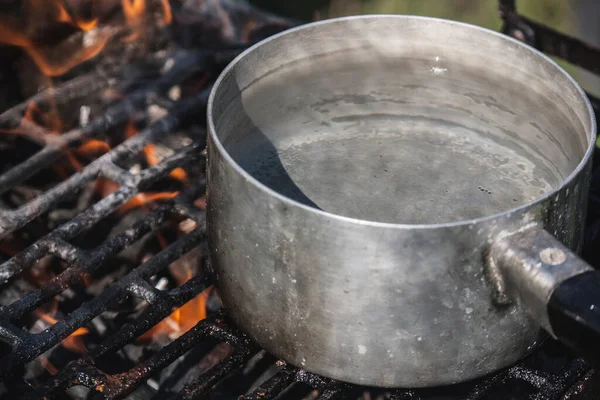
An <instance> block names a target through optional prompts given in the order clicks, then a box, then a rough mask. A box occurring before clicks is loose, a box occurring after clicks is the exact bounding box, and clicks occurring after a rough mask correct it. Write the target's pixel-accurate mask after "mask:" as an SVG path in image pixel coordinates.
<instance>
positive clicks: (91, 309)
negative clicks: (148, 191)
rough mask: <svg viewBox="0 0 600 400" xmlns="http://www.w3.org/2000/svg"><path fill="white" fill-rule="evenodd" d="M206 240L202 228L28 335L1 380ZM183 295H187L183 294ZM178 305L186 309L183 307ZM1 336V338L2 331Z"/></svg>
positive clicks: (0, 368)
mask: <svg viewBox="0 0 600 400" xmlns="http://www.w3.org/2000/svg"><path fill="white" fill-rule="evenodd" d="M203 236H204V229H203V227H200V228H196V229H195V230H194V231H192V232H190V233H188V234H187V235H185V236H183V237H182V238H180V239H178V240H177V241H175V242H174V243H173V244H171V245H170V246H168V247H167V248H166V249H164V250H163V251H161V252H160V253H158V254H157V255H156V256H154V257H153V258H151V259H150V260H148V261H147V262H145V263H143V264H142V265H140V266H139V267H138V268H136V269H134V270H133V271H132V272H130V273H129V274H128V275H127V276H126V277H125V278H123V279H121V280H119V281H118V282H116V283H115V284H113V285H112V286H110V287H108V288H107V289H106V290H104V291H103V292H102V293H101V294H100V295H99V296H97V297H95V298H93V299H91V300H90V301H88V302H87V303H84V304H83V305H82V306H81V307H79V308H78V309H76V310H75V311H73V312H72V313H71V314H70V315H69V316H68V318H67V319H63V320H61V321H58V322H57V323H55V324H54V325H52V326H51V327H50V328H48V329H47V330H45V331H43V332H41V333H39V334H37V335H33V334H28V333H26V334H25V335H24V336H22V337H21V341H20V343H18V344H17V346H15V347H14V349H13V352H12V353H11V354H10V355H8V356H7V357H5V358H4V359H3V362H2V363H1V364H0V377H4V376H6V374H7V373H8V372H9V371H10V370H11V369H13V368H15V367H16V366H17V365H22V364H24V363H25V362H28V361H31V360H32V359H34V358H35V357H37V356H38V355H39V354H41V353H42V352H44V351H46V350H48V349H50V348H51V347H53V346H55V345H56V344H58V343H59V342H60V341H62V340H63V339H65V338H66V337H67V336H69V335H70V334H71V333H73V332H75V331H76V330H77V329H78V328H79V327H81V326H83V325H85V324H86V323H88V322H89V321H91V320H92V319H93V318H94V317H96V316H98V315H99V314H100V313H102V312H104V311H106V309H107V307H108V306H109V305H111V304H114V302H115V301H118V300H119V299H122V298H123V297H124V296H125V295H127V294H128V293H129V292H130V291H129V290H128V289H129V288H131V287H132V286H135V284H136V282H137V281H138V280H139V279H147V278H149V277H150V276H152V275H154V274H156V273H157V272H158V271H160V270H161V269H162V268H164V267H166V266H167V265H169V264H170V263H171V262H173V261H175V260H177V259H178V258H179V257H180V256H181V255H182V254H183V253H185V252H187V251H189V250H191V249H192V248H193V247H195V246H196V245H197V243H198V242H200V241H201V240H202V238H203ZM180 293H188V292H185V291H183V292H181V291H180ZM35 297H36V299H40V298H43V297H42V295H40V294H37V295H36V296H35ZM185 298H186V296H183V295H180V296H178V300H184V299H185ZM26 304H27V307H31V305H30V304H29V303H26ZM173 305H174V304H173V302H171V301H169V302H168V303H167V304H164V305H162V307H163V308H164V310H161V311H163V314H164V315H162V314H161V315H162V318H165V317H166V316H167V315H168V314H169V313H170V312H171V311H172V306H173ZM179 305H183V303H181V304H179ZM155 307H156V306H155ZM15 310H16V309H15ZM16 312H17V311H13V313H16ZM2 314H4V313H3V312H0V315H2ZM162 318H161V319H162ZM159 320H160V319H159ZM157 322H158V321H157ZM11 325H12V324H11ZM150 326H152V325H150ZM14 330H16V328H13V331H14ZM0 334H2V332H1V331H0Z"/></svg>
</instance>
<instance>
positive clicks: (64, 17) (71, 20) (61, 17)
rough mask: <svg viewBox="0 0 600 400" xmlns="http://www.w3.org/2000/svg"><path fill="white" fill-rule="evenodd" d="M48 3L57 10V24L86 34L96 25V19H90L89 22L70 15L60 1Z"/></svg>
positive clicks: (55, 0) (54, 0)
mask: <svg viewBox="0 0 600 400" xmlns="http://www.w3.org/2000/svg"><path fill="white" fill-rule="evenodd" d="M50 3H51V4H52V5H53V6H54V7H56V9H57V10H58V21H59V22H65V23H67V24H69V25H72V26H74V27H76V28H79V29H80V30H82V31H86V32H87V31H90V30H92V29H94V28H95V27H96V25H98V18H92V19H90V20H89V21H86V20H84V19H80V18H79V17H77V16H72V15H70V14H69V13H68V12H67V9H66V8H65V6H64V5H63V4H62V2H61V1H60V0H53V1H51V2H50Z"/></svg>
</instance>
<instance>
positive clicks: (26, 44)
mask: <svg viewBox="0 0 600 400" xmlns="http://www.w3.org/2000/svg"><path fill="white" fill-rule="evenodd" d="M109 39H110V36H109V35H104V36H103V37H101V38H99V39H98V40H97V41H96V42H95V43H93V44H91V45H90V46H88V47H84V48H82V49H79V50H78V51H76V52H75V53H74V54H61V58H60V59H59V60H51V59H50V57H49V56H47V55H46V54H44V52H43V50H42V49H40V48H39V47H38V46H36V45H35V44H34V43H33V42H32V41H31V40H30V39H29V38H28V37H27V36H26V35H25V34H24V33H23V32H20V31H18V30H16V29H13V28H11V27H9V26H8V24H5V23H0V43H3V44H7V45H11V46H17V47H20V48H21V49H23V50H24V51H25V52H26V53H27V55H29V57H31V59H32V60H33V62H35V64H36V65H37V67H38V68H39V70H40V72H41V73H42V74H44V75H45V76H48V77H55V76H60V75H63V74H65V73H66V72H68V71H70V70H71V69H73V68H74V67H76V66H78V65H79V64H81V63H84V62H86V61H88V60H91V59H92V58H94V57H96V56H97V55H98V54H99V53H100V52H101V51H102V49H103V48H104V47H105V46H106V44H107V43H108V40H109Z"/></svg>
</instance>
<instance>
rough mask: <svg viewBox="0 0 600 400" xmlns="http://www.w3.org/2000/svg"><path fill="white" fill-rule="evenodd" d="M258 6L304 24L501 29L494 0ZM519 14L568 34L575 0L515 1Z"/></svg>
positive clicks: (266, 2) (310, 0)
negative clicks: (413, 23)
mask: <svg viewBox="0 0 600 400" xmlns="http://www.w3.org/2000/svg"><path fill="white" fill-rule="evenodd" d="M252 2H253V3H255V4H257V5H258V6H260V7H263V8H266V9H269V10H271V11H274V12H276V13H278V14H281V15H287V16H291V17H295V18H299V19H302V20H305V21H310V20H313V19H315V17H320V18H328V17H335V16H342V15H355V14H374V13H380V14H381V13H389V14H413V15H429V16H435V17H442V18H449V19H455V20H460V21H465V22H470V23H474V24H477V25H481V26H485V27H488V28H491V29H496V30H497V29H499V28H500V22H501V21H500V18H499V17H498V11H497V7H498V2H497V0H297V1H293V0H288V1H285V0H252ZM517 3H518V8H519V12H521V13H523V14H524V15H527V16H530V17H532V18H535V19H536V20H539V21H543V22H545V23H548V24H549V25H552V26H555V27H558V28H560V29H562V30H564V31H567V32H571V31H572V27H573V24H572V23H571V22H572V20H573V15H574V12H575V8H576V6H577V3H578V1H577V0H518V1H517Z"/></svg>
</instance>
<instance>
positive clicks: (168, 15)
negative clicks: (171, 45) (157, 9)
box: [161, 0, 173, 25]
mask: <svg viewBox="0 0 600 400" xmlns="http://www.w3.org/2000/svg"><path fill="white" fill-rule="evenodd" d="M161 4H162V9H163V20H164V23H165V24H166V25H168V24H170V23H171V22H172V21H173V13H172V12H171V5H170V4H169V0H161Z"/></svg>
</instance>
